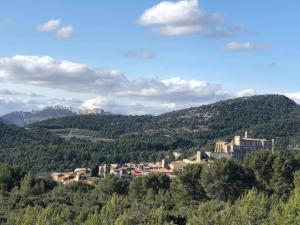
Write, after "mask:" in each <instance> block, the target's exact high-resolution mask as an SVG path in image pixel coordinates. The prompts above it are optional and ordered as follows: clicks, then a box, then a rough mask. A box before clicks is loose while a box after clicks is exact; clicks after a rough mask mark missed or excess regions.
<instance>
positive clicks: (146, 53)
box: [123, 49, 154, 59]
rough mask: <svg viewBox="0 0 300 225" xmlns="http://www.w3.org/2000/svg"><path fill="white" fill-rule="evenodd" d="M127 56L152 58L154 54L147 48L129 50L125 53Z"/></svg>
mask: <svg viewBox="0 0 300 225" xmlns="http://www.w3.org/2000/svg"><path fill="white" fill-rule="evenodd" d="M123 55H124V57H126V58H138V59H152V58H153V57H154V54H153V53H152V52H150V51H149V50H146V49H140V50H129V51H127V52H124V53H123Z"/></svg>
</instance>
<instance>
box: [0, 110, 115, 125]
mask: <svg viewBox="0 0 300 225" xmlns="http://www.w3.org/2000/svg"><path fill="white" fill-rule="evenodd" d="M86 114H97V115H109V114H111V113H107V112H104V110H102V109H99V108H95V109H73V108H71V107H65V106H63V105H54V106H47V107H45V108H43V109H42V110H33V111H32V112H23V111H16V112H11V113H8V114H5V115H3V116H1V117H0V122H3V123H6V124H15V125H17V126H19V127H23V126H26V125H29V124H31V123H34V122H38V121H42V120H47V119H51V118H61V117H67V116H74V115H86Z"/></svg>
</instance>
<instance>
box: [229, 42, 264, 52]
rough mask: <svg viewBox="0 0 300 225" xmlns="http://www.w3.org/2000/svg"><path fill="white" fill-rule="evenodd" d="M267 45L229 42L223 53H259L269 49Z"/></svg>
mask: <svg viewBox="0 0 300 225" xmlns="http://www.w3.org/2000/svg"><path fill="white" fill-rule="evenodd" d="M269 47H270V46H269V45H268V44H254V43H251V42H244V43H240V42H230V43H228V44H227V45H225V46H224V50H225V51H253V50H254V51H260V50H264V49H266V48H269Z"/></svg>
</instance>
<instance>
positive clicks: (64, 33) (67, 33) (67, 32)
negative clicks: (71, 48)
mask: <svg viewBox="0 0 300 225" xmlns="http://www.w3.org/2000/svg"><path fill="white" fill-rule="evenodd" d="M74 32H75V29H74V27H72V26H71V25H68V26H65V27H62V28H60V29H59V30H58V31H57V32H56V35H57V36H58V37H60V38H64V39H68V38H71V37H72V36H73V35H74Z"/></svg>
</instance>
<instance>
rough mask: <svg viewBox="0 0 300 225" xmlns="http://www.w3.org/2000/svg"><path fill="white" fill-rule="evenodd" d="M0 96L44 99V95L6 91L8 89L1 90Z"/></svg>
mask: <svg viewBox="0 0 300 225" xmlns="http://www.w3.org/2000/svg"><path fill="white" fill-rule="evenodd" d="M0 95H11V96H27V97H43V95H40V94H37V93H34V92H31V91H28V92H19V91H14V90H9V89H6V88H3V89H0Z"/></svg>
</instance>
